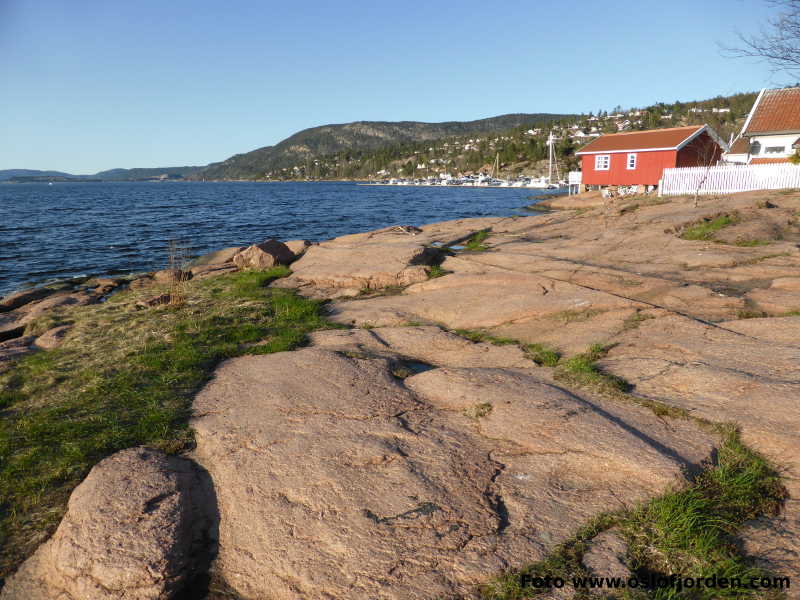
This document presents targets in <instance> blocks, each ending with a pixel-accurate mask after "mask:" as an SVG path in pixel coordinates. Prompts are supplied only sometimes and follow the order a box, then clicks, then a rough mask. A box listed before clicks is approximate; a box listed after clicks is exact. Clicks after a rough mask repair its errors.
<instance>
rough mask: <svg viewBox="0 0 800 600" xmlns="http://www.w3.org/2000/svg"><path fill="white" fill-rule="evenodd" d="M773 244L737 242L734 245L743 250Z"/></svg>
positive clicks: (760, 241) (747, 241)
mask: <svg viewBox="0 0 800 600" xmlns="http://www.w3.org/2000/svg"><path fill="white" fill-rule="evenodd" d="M771 243H772V242H769V241H766V240H736V241H735V242H734V243H733V245H734V246H740V247H742V248H754V247H756V246H768V245H769V244H771Z"/></svg>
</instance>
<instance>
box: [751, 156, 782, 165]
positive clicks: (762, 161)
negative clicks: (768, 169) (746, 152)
mask: <svg viewBox="0 0 800 600" xmlns="http://www.w3.org/2000/svg"><path fill="white" fill-rule="evenodd" d="M786 162H789V157H788V156H784V157H783V158H751V159H750V164H751V165H773V164H776V163H786Z"/></svg>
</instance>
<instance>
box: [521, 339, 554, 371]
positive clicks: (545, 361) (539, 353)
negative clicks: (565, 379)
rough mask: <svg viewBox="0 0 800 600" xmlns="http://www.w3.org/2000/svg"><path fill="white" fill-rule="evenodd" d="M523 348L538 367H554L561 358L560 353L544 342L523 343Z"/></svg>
mask: <svg viewBox="0 0 800 600" xmlns="http://www.w3.org/2000/svg"><path fill="white" fill-rule="evenodd" d="M523 349H524V350H525V352H526V354H527V355H528V356H529V357H530V359H531V360H532V361H533V362H535V363H536V364H537V365H539V366H540V367H555V366H556V365H558V361H560V360H561V354H559V353H558V352H557V351H556V350H553V349H552V348H550V347H549V346H546V345H544V344H525V345H524V346H523Z"/></svg>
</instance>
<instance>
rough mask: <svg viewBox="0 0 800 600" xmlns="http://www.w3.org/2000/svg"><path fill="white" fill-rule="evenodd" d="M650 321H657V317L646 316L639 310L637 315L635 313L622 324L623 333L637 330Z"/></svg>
mask: <svg viewBox="0 0 800 600" xmlns="http://www.w3.org/2000/svg"><path fill="white" fill-rule="evenodd" d="M649 319H655V317H654V316H652V315H648V314H645V313H643V312H642V311H640V310H639V309H638V308H637V309H636V312H635V313H633V314H632V315H631V316H630V317H628V318H627V319H625V320H624V321H623V322H622V331H630V330H631V329H636V328H638V327H639V325H641V324H642V323H644V322H645V321H647V320H649Z"/></svg>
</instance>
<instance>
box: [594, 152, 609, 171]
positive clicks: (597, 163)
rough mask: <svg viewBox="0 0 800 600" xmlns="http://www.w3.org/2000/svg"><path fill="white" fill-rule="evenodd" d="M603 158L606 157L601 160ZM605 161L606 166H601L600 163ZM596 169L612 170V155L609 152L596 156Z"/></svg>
mask: <svg viewBox="0 0 800 600" xmlns="http://www.w3.org/2000/svg"><path fill="white" fill-rule="evenodd" d="M601 158H605V160H604V161H601V160H600V159H601ZM601 162H602V163H605V166H600V163H601ZM594 170H595V171H610V170H611V157H610V156H609V155H608V154H598V155H597V156H595V157H594Z"/></svg>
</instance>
